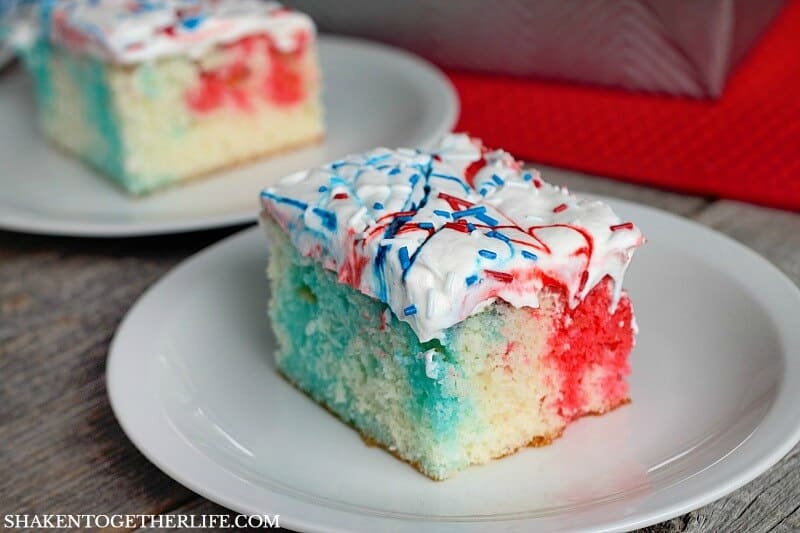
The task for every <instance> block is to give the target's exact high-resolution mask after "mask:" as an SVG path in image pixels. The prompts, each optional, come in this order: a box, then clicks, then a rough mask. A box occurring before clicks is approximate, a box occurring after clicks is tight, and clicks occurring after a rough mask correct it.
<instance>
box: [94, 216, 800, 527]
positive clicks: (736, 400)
mask: <svg viewBox="0 0 800 533" xmlns="http://www.w3.org/2000/svg"><path fill="white" fill-rule="evenodd" d="M611 204H612V205H613V206H614V207H615V208H616V209H617V210H618V212H620V213H622V214H623V215H624V218H625V219H626V220H635V221H636V222H637V224H638V225H640V226H641V228H642V229H643V231H644V232H645V234H646V235H647V236H648V238H649V243H648V244H647V245H646V246H644V247H643V248H642V249H641V250H640V251H639V252H638V253H637V256H636V257H635V259H634V261H633V264H632V265H631V268H630V270H629V273H628V277H627V278H626V286H627V287H628V289H629V291H630V294H631V298H632V300H633V302H634V305H635V307H636V312H637V319H638V323H639V326H640V328H641V333H640V335H639V337H638V344H637V346H636V349H635V350H634V353H633V355H632V362H633V373H632V375H631V378H630V382H631V387H632V391H631V396H632V398H633V402H632V403H631V404H630V405H627V406H624V407H621V408H619V409H617V410H615V411H613V412H612V413H609V414H607V415H604V416H601V417H589V418H585V419H581V420H579V421H577V422H575V423H574V424H573V425H572V426H570V427H569V428H568V429H567V431H566V432H565V434H564V436H563V437H562V438H560V439H558V440H556V441H555V442H554V443H553V444H552V445H550V446H546V447H543V448H529V449H524V450H522V451H521V452H519V453H517V454H514V455H512V456H510V457H507V458H504V459H501V460H498V461H493V462H491V463H490V464H488V465H485V466H480V467H472V468H469V469H467V470H465V471H463V472H461V473H459V474H457V475H456V476H455V477H453V478H451V479H449V480H447V481H443V482H433V481H431V480H429V479H428V478H426V477H424V476H422V475H421V474H419V473H418V472H417V471H416V470H414V469H412V468H411V467H409V466H408V465H407V464H405V463H403V462H401V461H399V460H397V459H395V458H394V457H392V456H391V455H390V454H388V453H386V452H384V451H383V450H381V449H378V448H371V447H368V446H366V445H365V444H364V443H363V441H362V440H361V438H360V437H359V436H358V434H357V433H356V432H355V431H353V430H352V429H350V428H349V427H347V426H346V425H344V424H343V423H342V422H340V421H339V420H338V419H337V418H335V417H333V416H332V415H330V414H329V413H328V412H327V411H325V410H324V409H322V408H321V407H318V406H317V405H316V404H315V403H314V402H312V401H311V400H310V399H308V398H307V397H306V396H304V395H303V394H301V393H300V392H298V391H297V390H295V389H294V388H292V387H291V386H290V385H289V384H288V383H287V382H286V381H284V380H283V379H281V378H280V377H279V376H278V374H277V373H276V371H275V369H274V366H273V362H272V352H273V350H274V349H275V344H274V342H275V341H274V340H273V338H272V336H271V334H270V328H269V324H268V321H267V318H266V313H265V308H266V300H267V296H268V286H267V283H266V280H265V278H264V267H265V262H266V258H267V243H266V240H265V239H264V237H263V235H261V234H260V231H259V230H258V229H257V228H251V229H249V230H245V231H243V232H241V233H239V234H237V235H234V236H232V237H230V238H228V239H225V240H224V241H222V242H220V243H218V244H216V245H214V246H212V247H210V248H209V249H207V250H205V251H203V252H201V253H199V254H197V255H196V256H194V257H193V258H191V259H189V260H187V261H186V262H185V263H183V264H182V265H180V266H179V267H177V268H176V269H175V270H173V271H172V272H171V273H169V274H168V275H167V276H165V277H164V278H163V279H162V280H161V281H159V282H158V283H157V284H156V285H155V286H153V287H152V288H151V289H150V290H149V291H148V292H147V293H146V294H145V295H144V296H143V297H142V298H141V300H140V301H139V302H138V303H137V304H136V305H135V306H134V307H133V308H132V309H131V311H130V313H129V314H128V316H127V318H126V319H125V320H124V322H123V323H122V325H121V326H120V328H119V331H118V332H117V335H116V337H115V339H114V341H113V344H112V346H111V351H110V355H109V360H108V370H107V372H108V374H107V385H108V392H109V395H110V399H111V405H112V408H113V409H114V412H115V414H116V416H117V418H118V420H119V422H120V424H121V425H122V427H123V429H124V430H125V432H126V433H127V435H128V436H129V437H130V439H131V440H132V441H133V442H134V444H135V445H136V446H137V447H138V448H139V449H140V450H141V451H142V453H144V454H145V455H146V456H147V457H148V458H149V459H150V460H151V461H152V462H153V463H155V464H156V465H158V466H159V467H160V468H161V469H162V470H163V471H164V472H166V473H167V474H169V475H170V476H172V477H173V478H175V479H176V480H178V481H179V482H181V483H183V484H184V485H186V486H187V487H189V488H190V489H192V490H194V491H196V492H198V493H200V494H202V495H203V496H205V497H207V498H209V499H211V500H214V501H216V502H218V503H220V504H222V505H224V506H226V507H228V508H230V509H233V510H236V511H238V512H241V513H248V514H267V513H277V514H280V519H281V524H282V525H283V526H284V527H289V528H292V529H298V530H313V531H379V530H380V531H390V530H391V531H409V532H414V531H419V530H424V531H454V530H458V531H484V530H485V529H486V528H487V527H488V524H487V523H488V522H491V527H492V529H493V530H495V529H500V530H512V529H513V530H516V531H534V530H535V531H545V530H570V531H576V530H586V529H591V530H625V529H630V528H635V527H640V526H645V525H648V524H653V523H656V522H659V521H662V520H666V519H669V518H671V517H674V516H676V515H679V514H681V513H684V512H687V511H689V510H691V509H694V508H697V507H699V506H701V505H704V504H706V503H708V502H711V501H712V500H715V499H717V498H720V497H722V496H724V495H725V494H727V493H729V492H731V491H733V490H734V489H736V488H738V487H740V486H742V485H743V484H745V483H747V482H748V481H750V480H752V479H753V478H755V477H756V476H757V475H759V474H760V473H761V472H763V471H764V470H766V469H767V468H769V467H770V466H771V465H773V464H774V463H775V462H777V461H778V460H779V459H780V458H781V457H782V456H783V455H784V454H786V453H787V452H788V451H789V450H790V449H791V447H792V446H793V445H794V444H795V442H797V440H798V438H800V410H798V409H797V392H798V391H799V390H800V315H798V313H797V310H798V309H800V291H798V289H797V288H796V287H795V286H794V285H793V284H792V282H791V281H789V280H788V279H787V278H786V277H785V276H784V275H783V274H781V273H780V272H779V271H778V270H777V269H776V268H775V267H773V266H772V265H771V264H770V263H768V262H767V261H766V260H764V259H762V258H761V257H760V256H758V255H756V254H755V253H754V252H752V251H750V250H749V249H747V248H745V247H743V246H742V245H740V244H737V243H736V242H734V241H732V240H730V239H728V238H726V237H724V236H722V235H720V234H718V233H716V232H714V231H712V230H709V229H706V228H704V227H702V226H699V225H698V224H695V223H693V222H690V221H687V220H684V219H681V218H678V217H675V216H672V215H669V214H666V213H663V212H661V211H658V210H654V209H651V208H647V207H642V206H639V205H636V204H632V203H627V202H622V201H611Z"/></svg>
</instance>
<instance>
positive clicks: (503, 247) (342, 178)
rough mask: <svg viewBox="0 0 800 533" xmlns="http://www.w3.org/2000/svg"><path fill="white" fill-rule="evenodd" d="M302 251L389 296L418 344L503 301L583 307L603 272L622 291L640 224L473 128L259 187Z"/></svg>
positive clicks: (342, 277) (364, 288)
mask: <svg viewBox="0 0 800 533" xmlns="http://www.w3.org/2000/svg"><path fill="white" fill-rule="evenodd" d="M261 199H262V205H263V207H264V209H265V212H266V213H267V214H269V215H270V216H272V217H273V218H274V219H275V220H276V221H277V222H278V223H279V224H280V225H281V226H282V227H283V228H284V229H285V230H286V231H287V232H288V234H289V235H290V237H291V240H292V242H293V244H294V245H295V246H296V247H297V249H298V250H299V251H300V253H301V254H303V255H305V256H309V257H312V258H314V259H316V260H318V261H320V262H321V263H322V265H323V266H324V267H325V268H326V269H329V270H332V271H334V272H337V273H338V279H339V281H340V282H342V283H347V284H349V285H351V286H353V287H355V288H356V289H358V290H359V291H361V292H362V293H364V294H367V295H369V296H372V297H374V298H377V299H379V300H381V301H383V302H386V303H387V304H388V305H389V307H390V308H391V309H392V311H393V312H394V313H395V315H397V317H398V318H399V319H400V320H403V321H405V322H407V323H408V324H409V325H410V326H411V327H412V329H413V330H414V331H415V333H416V334H417V335H418V337H419V339H420V340H421V341H423V342H424V341H427V340H430V339H433V338H442V337H443V335H444V332H445V330H446V329H447V328H449V327H451V326H453V325H454V324H457V323H458V322H460V321H462V320H464V319H465V318H467V317H469V316H470V315H473V314H475V313H478V312H480V311H481V310H483V309H484V308H485V307H486V306H488V305H490V304H491V303H493V302H494V301H495V300H496V299H498V298H499V299H501V300H504V301H506V302H508V303H509V304H511V305H513V306H516V307H526V306H527V307H537V306H538V294H539V292H540V291H541V290H542V289H543V287H544V286H545V285H552V284H556V285H560V286H562V287H563V288H564V289H565V291H566V294H567V296H568V298H569V303H570V305H571V306H573V307H574V306H575V305H577V304H578V303H579V302H580V301H581V300H582V299H583V298H584V297H585V296H586V295H587V294H588V293H589V291H591V290H592V288H593V287H594V286H595V285H597V284H598V283H600V281H602V280H603V279H604V278H605V277H606V276H609V277H610V278H611V279H612V280H613V281H614V284H615V285H614V286H615V297H614V303H613V305H616V302H617V300H618V298H619V295H620V291H621V287H622V278H623V275H624V273H625V270H626V268H627V267H628V264H629V263H630V260H631V256H632V254H633V252H634V250H635V248H636V247H637V246H639V245H641V244H642V243H643V242H644V238H643V236H642V234H641V232H640V231H639V230H638V228H636V226H634V225H633V224H632V223H630V222H626V221H623V220H621V219H620V218H619V217H618V216H617V215H616V214H615V213H614V212H613V211H612V210H611V208H610V207H609V206H608V205H606V204H604V203H603V202H600V201H593V200H581V199H579V198H576V197H575V196H573V195H571V194H569V193H568V192H567V190H566V189H563V188H559V187H556V186H553V185H550V184H548V183H545V182H544V181H542V179H541V177H540V176H539V174H538V172H536V171H533V170H531V171H528V170H525V169H523V168H522V167H521V165H520V164H519V163H518V162H517V161H515V160H514V159H513V158H512V157H511V156H510V155H509V154H508V153H506V152H503V151H500V150H498V151H491V152H487V151H485V150H483V149H482V146H481V143H480V141H478V140H477V139H472V138H470V137H468V136H467V135H460V134H454V135H449V136H447V137H445V138H444V139H443V140H442V141H441V143H440V144H439V145H438V146H437V147H436V148H434V149H433V150H430V151H422V150H412V149H405V148H400V149H397V150H390V149H386V148H377V149H375V150H372V151H370V152H367V153H365V154H361V155H354V156H349V157H346V158H344V159H342V160H341V161H336V162H334V163H331V164H328V165H325V166H323V167H320V168H315V169H312V170H309V171H304V172H298V173H296V174H292V175H290V176H287V177H286V178H284V179H283V180H282V181H280V182H279V183H278V184H277V185H276V186H274V187H270V188H268V189H265V190H264V191H263V192H262V194H261Z"/></svg>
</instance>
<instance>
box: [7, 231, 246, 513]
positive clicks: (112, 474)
mask: <svg viewBox="0 0 800 533" xmlns="http://www.w3.org/2000/svg"><path fill="white" fill-rule="evenodd" d="M227 233H230V230H228V231H225V232H212V233H208V232H207V233H203V234H195V235H191V236H176V237H166V238H165V237H162V238H157V239H134V240H127V241H123V240H85V239H56V238H47V237H36V236H25V235H19V234H11V233H4V232H0V376H2V378H1V379H0V465H1V466H0V470H1V472H0V514H3V513H87V512H92V513H159V512H164V511H168V510H169V509H172V508H174V507H176V506H177V505H180V504H181V503H183V502H185V501H188V500H190V499H191V498H193V497H194V495H193V494H192V493H191V492H190V491H188V490H187V489H185V488H184V487H182V486H181V485H179V484H178V483H176V482H174V481H172V480H171V479H170V478H168V477H167V476H165V475H164V474H162V473H161V472H160V471H159V470H158V469H157V468H156V467H155V466H153V465H152V464H150V463H149V462H148V461H147V460H146V459H145V458H144V457H143V456H142V455H141V454H140V453H139V452H138V451H137V450H136V449H135V448H134V447H133V445H132V444H131V443H130V441H129V440H128V439H127V438H126V437H125V435H124V434H123V433H122V431H121V429H120V427H119V426H118V425H117V423H116V421H115V419H114V417H113V415H112V413H111V409H110V407H109V404H108V400H107V397H106V390H105V375H104V374H105V357H106V354H107V350H108V345H109V342H110V340H111V337H112V335H113V333H114V331H115V330H116V327H117V325H118V323H119V321H120V319H121V318H122V316H123V315H124V314H125V312H126V311H127V310H128V308H129V307H130V306H131V305H132V304H133V302H134V301H135V300H136V298H137V297H138V296H139V295H140V294H141V293H142V292H143V291H144V290H145V289H146V288H147V287H148V286H149V285H150V284H152V283H153V281H155V280H156V279H157V278H158V277H159V276H161V275H162V274H163V273H164V272H165V270H167V269H168V268H169V267H171V266H172V265H174V264H175V263H176V262H177V261H179V260H180V259H182V258H184V257H185V256H186V255H188V254H190V253H192V252H194V251H195V250H197V249H199V248H201V247H203V246H205V245H207V244H209V243H211V242H214V241H216V240H218V239H219V238H220V237H221V236H224V235H226V234H227Z"/></svg>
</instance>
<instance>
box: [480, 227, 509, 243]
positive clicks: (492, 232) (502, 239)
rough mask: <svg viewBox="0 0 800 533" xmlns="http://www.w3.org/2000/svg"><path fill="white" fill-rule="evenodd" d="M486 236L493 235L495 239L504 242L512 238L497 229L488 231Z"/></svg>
mask: <svg viewBox="0 0 800 533" xmlns="http://www.w3.org/2000/svg"><path fill="white" fill-rule="evenodd" d="M486 236H487V237H491V238H493V239H500V240H501V241H503V242H509V241H510V240H511V239H509V238H508V237H506V236H505V235H503V234H502V233H500V232H499V231H495V230H492V231H489V232H487V233H486Z"/></svg>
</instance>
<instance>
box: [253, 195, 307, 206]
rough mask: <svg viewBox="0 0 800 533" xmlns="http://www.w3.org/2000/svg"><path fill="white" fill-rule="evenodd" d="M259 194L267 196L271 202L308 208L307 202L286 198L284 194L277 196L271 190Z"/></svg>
mask: <svg viewBox="0 0 800 533" xmlns="http://www.w3.org/2000/svg"><path fill="white" fill-rule="evenodd" d="M261 196H262V197H263V198H269V199H271V200H272V201H273V202H277V203H279V204H287V205H291V206H294V207H297V208H299V209H302V210H306V209H307V208H308V204H307V203H305V202H301V201H300V200H295V199H294V198H287V197H285V196H277V195H275V194H272V193H271V192H267V191H262V192H261Z"/></svg>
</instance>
